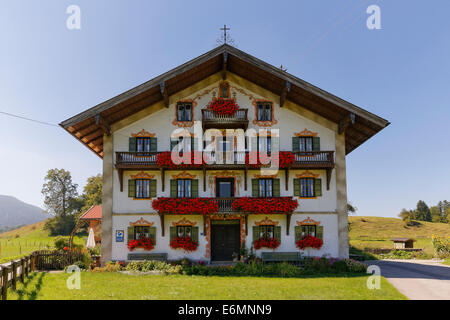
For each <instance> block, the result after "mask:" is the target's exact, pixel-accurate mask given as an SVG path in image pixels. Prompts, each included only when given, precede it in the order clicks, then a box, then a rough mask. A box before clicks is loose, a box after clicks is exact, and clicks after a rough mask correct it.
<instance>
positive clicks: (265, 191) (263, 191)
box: [258, 179, 273, 198]
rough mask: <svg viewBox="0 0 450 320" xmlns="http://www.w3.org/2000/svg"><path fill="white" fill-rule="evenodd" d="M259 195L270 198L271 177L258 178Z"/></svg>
mask: <svg viewBox="0 0 450 320" xmlns="http://www.w3.org/2000/svg"><path fill="white" fill-rule="evenodd" d="M258 183H259V197H261V198H271V197H272V196H273V179H259V181H258Z"/></svg>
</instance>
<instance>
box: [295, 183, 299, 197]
mask: <svg viewBox="0 0 450 320" xmlns="http://www.w3.org/2000/svg"><path fill="white" fill-rule="evenodd" d="M294 196H296V197H300V179H294Z"/></svg>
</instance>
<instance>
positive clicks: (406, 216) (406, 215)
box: [398, 208, 414, 226]
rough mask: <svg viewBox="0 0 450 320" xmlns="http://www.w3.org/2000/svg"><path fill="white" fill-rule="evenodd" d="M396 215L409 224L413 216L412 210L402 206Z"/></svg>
mask: <svg viewBox="0 0 450 320" xmlns="http://www.w3.org/2000/svg"><path fill="white" fill-rule="evenodd" d="M398 216H399V217H400V218H401V219H402V220H403V221H404V222H405V225H407V226H410V225H411V224H412V219H413V218H414V211H412V210H406V209H405V208H403V209H402V211H401V212H400V213H399V214H398Z"/></svg>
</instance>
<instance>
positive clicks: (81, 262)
mask: <svg viewBox="0 0 450 320" xmlns="http://www.w3.org/2000/svg"><path fill="white" fill-rule="evenodd" d="M74 265H75V266H77V267H78V268H80V269H81V270H84V269H86V265H85V264H84V262H83V261H77V262H75V263H74Z"/></svg>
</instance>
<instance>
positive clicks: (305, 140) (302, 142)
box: [292, 136, 320, 152]
mask: <svg viewBox="0 0 450 320" xmlns="http://www.w3.org/2000/svg"><path fill="white" fill-rule="evenodd" d="M292 151H294V152H295V151H302V152H310V151H320V138H319V137H309V136H305V137H293V138H292Z"/></svg>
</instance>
